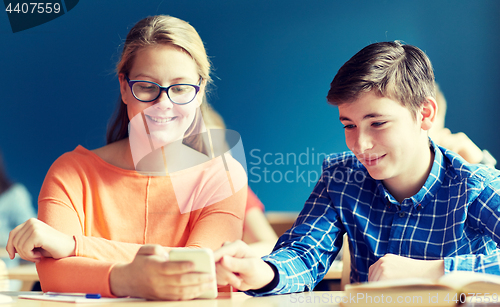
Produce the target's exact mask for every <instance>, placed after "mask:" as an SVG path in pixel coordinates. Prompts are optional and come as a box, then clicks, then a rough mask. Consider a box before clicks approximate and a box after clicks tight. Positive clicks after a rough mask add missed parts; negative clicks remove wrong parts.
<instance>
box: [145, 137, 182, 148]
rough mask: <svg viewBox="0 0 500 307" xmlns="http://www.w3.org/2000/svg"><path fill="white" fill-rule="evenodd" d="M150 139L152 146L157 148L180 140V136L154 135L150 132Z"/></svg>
mask: <svg viewBox="0 0 500 307" xmlns="http://www.w3.org/2000/svg"><path fill="white" fill-rule="evenodd" d="M151 141H152V142H153V146H154V148H159V147H162V146H165V145H168V144H172V143H174V142H182V136H173V135H170V136H165V135H162V136H156V135H154V134H151Z"/></svg>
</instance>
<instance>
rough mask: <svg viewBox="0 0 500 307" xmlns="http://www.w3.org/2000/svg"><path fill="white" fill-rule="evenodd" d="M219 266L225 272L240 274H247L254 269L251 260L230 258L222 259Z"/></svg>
mask: <svg viewBox="0 0 500 307" xmlns="http://www.w3.org/2000/svg"><path fill="white" fill-rule="evenodd" d="M220 264H221V265H222V266H223V267H224V268H226V269H227V270H229V271H231V272H235V273H240V274H248V273H250V272H251V271H252V270H253V269H254V266H253V265H252V264H253V262H252V260H251V259H244V258H243V259H241V258H234V257H231V256H224V257H222V260H221V261H220Z"/></svg>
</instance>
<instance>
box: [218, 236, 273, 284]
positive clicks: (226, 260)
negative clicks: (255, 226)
mask: <svg viewBox="0 0 500 307" xmlns="http://www.w3.org/2000/svg"><path fill="white" fill-rule="evenodd" d="M214 260H215V263H216V272H217V284H218V285H222V286H225V285H228V284H230V285H232V286H233V287H235V288H236V289H238V290H242V291H246V290H250V289H254V290H256V289H260V288H263V287H264V286H266V285H267V284H269V283H270V282H271V281H272V280H273V279H274V271H273V269H272V268H271V267H270V266H269V265H268V264H267V263H265V262H264V261H263V260H262V259H260V258H258V257H257V256H255V254H254V252H253V251H252V249H251V248H250V247H249V246H248V245H246V244H245V243H244V242H243V241H240V240H238V241H235V242H232V243H228V242H226V243H224V245H223V246H222V247H221V248H219V249H218V250H216V251H215V253H214Z"/></svg>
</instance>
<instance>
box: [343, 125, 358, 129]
mask: <svg viewBox="0 0 500 307" xmlns="http://www.w3.org/2000/svg"><path fill="white" fill-rule="evenodd" d="M354 127H356V125H345V126H344V129H352V128H354Z"/></svg>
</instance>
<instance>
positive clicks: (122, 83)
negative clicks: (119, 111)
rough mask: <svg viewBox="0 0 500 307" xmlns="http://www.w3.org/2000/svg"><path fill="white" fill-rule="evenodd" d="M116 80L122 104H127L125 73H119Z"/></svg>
mask: <svg viewBox="0 0 500 307" xmlns="http://www.w3.org/2000/svg"><path fill="white" fill-rule="evenodd" d="M118 81H119V82H120V94H121V96H122V101H123V103H124V104H127V101H126V99H125V97H126V94H127V90H128V83H127V79H125V75H124V74H119V75H118Z"/></svg>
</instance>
